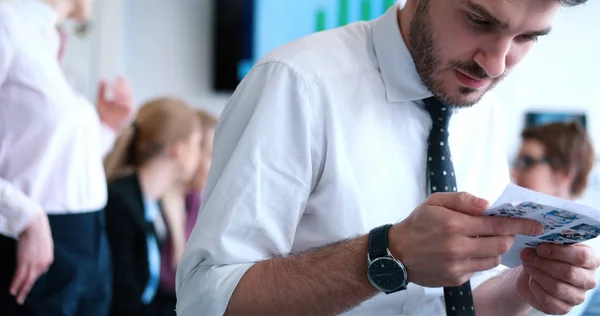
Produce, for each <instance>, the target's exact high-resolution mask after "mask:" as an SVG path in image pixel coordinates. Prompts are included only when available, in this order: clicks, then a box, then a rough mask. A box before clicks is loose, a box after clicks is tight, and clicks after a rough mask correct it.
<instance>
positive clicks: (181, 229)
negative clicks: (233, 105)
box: [161, 110, 217, 296]
mask: <svg viewBox="0 0 600 316" xmlns="http://www.w3.org/2000/svg"><path fill="white" fill-rule="evenodd" d="M196 114H197V116H198V119H199V121H200V126H201V131H202V133H201V138H202V141H201V144H200V152H201V153H200V155H201V158H200V163H199V165H198V169H197V170H196V173H195V175H194V177H193V178H192V179H191V181H190V182H189V183H187V184H186V185H185V186H183V187H174V188H172V189H171V190H170V191H169V192H168V193H167V194H166V195H165V196H164V197H163V210H164V214H165V220H166V223H167V226H168V228H169V242H168V243H167V244H165V247H164V251H163V252H161V262H162V266H163V267H164V269H162V270H161V288H162V289H163V290H164V291H165V292H167V293H172V295H173V296H175V272H176V269H177V265H178V263H179V260H180V258H181V255H182V254H183V248H184V246H185V243H186V241H187V239H188V238H189V236H190V234H191V232H192V228H193V227H194V224H195V223H196V218H197V216H198V211H199V210H200V201H201V195H202V191H203V190H204V186H205V185H206V178H207V177H208V170H209V168H210V163H211V156H212V145H213V137H214V133H215V128H216V126H217V119H216V118H215V117H214V116H212V115H210V114H208V113H206V112H204V111H202V110H198V111H196Z"/></svg>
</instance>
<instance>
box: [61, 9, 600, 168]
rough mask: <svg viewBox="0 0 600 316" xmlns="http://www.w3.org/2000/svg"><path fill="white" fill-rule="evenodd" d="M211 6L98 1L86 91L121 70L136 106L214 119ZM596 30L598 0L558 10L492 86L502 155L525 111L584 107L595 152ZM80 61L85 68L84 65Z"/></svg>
mask: <svg viewBox="0 0 600 316" xmlns="http://www.w3.org/2000/svg"><path fill="white" fill-rule="evenodd" d="M212 1H214V0H177V1H175V2H176V3H177V4H175V2H174V1H166V0H127V1H124V0H102V1H98V5H99V6H100V7H99V8H97V12H96V13H97V14H96V19H97V23H95V25H96V28H95V29H94V30H93V32H92V33H93V34H95V35H93V34H92V35H90V36H91V37H93V38H95V42H94V43H96V44H95V46H93V49H91V50H92V52H93V53H95V54H96V57H95V59H93V60H100V62H96V63H94V62H92V64H93V65H92V69H91V70H89V71H88V75H89V76H92V78H91V79H89V80H88V81H89V82H88V90H89V91H91V90H93V87H95V82H94V81H95V80H97V78H98V77H99V76H108V77H112V76H115V75H116V74H118V73H121V74H125V75H126V76H127V77H129V79H131V81H132V82H133V88H134V92H135V94H136V97H137V100H138V101H139V102H143V101H144V100H146V99H148V98H151V97H154V96H157V95H162V94H173V95H178V96H182V97H184V98H186V99H187V100H189V101H190V102H191V103H192V104H193V105H194V106H197V107H202V108H205V109H207V110H209V111H211V112H213V113H215V114H218V113H219V112H220V110H221V108H222V107H223V105H224V104H225V103H226V101H227V97H228V96H223V95H215V94H213V93H212V92H211V89H210V86H211V85H210V78H211V74H210V69H211V67H210V63H211V43H212V31H211V25H212ZM115 19H116V20H115ZM599 31H600V1H596V0H590V1H589V3H588V4H587V5H585V6H582V7H578V8H565V9H563V10H562V11H561V12H560V13H559V15H558V16H557V17H556V20H555V27H554V30H553V32H552V34H551V35H550V36H548V37H547V38H544V39H542V40H540V42H539V43H538V45H537V47H536V48H535V49H534V50H533V51H532V52H531V53H530V55H529V56H528V57H527V58H526V59H525V60H524V61H523V63H522V64H521V65H520V66H519V67H518V68H517V69H515V70H514V71H513V73H512V74H511V76H509V77H508V78H507V79H506V80H505V82H503V83H502V84H500V86H499V87H498V88H497V90H496V92H497V95H498V97H499V98H500V100H501V101H502V103H503V105H504V106H505V108H506V112H507V116H508V119H509V121H508V129H509V139H511V140H512V144H511V147H510V148H509V157H512V155H513V154H514V152H515V151H516V149H517V146H518V141H519V132H520V130H521V128H522V123H523V114H524V112H525V111H526V109H531V108H540V109H550V110H552V109H554V110H563V109H565V108H566V109H582V110H586V111H587V112H588V114H589V117H588V119H589V125H590V131H591V134H592V137H593V138H594V141H595V144H596V147H597V148H599V149H600V119H599V118H600V116H599V115H600V102H598V101H597V99H598V97H597V96H596V94H597V93H596V91H598V90H596V89H599V90H600V79H598V75H599V74H600V62H596V61H597V59H596V56H600V35H599V34H598V33H599ZM94 32H96V33H94ZM97 33H100V35H98V34H97ZM83 46H85V45H83ZM70 48H72V47H70ZM80 52H82V53H84V52H85V49H81V48H80ZM84 63H87V64H86V65H88V66H87V67H89V61H85V62H84ZM90 87H91V88H90ZM90 93H91V92H90Z"/></svg>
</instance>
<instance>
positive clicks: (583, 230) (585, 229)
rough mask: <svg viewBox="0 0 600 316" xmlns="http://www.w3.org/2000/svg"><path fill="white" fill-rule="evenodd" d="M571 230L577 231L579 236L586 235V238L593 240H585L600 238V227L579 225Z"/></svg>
mask: <svg viewBox="0 0 600 316" xmlns="http://www.w3.org/2000/svg"><path fill="white" fill-rule="evenodd" d="M571 230H573V231H576V232H578V233H579V234H584V235H585V237H588V236H592V237H591V238H587V239H585V240H588V239H592V238H596V237H598V236H600V227H598V226H592V225H588V224H579V225H576V226H573V227H571Z"/></svg>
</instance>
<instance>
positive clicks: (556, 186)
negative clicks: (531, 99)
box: [512, 122, 600, 316]
mask: <svg viewBox="0 0 600 316" xmlns="http://www.w3.org/2000/svg"><path fill="white" fill-rule="evenodd" d="M521 138H522V143H521V148H520V150H519V154H518V156H517V159H516V161H515V164H514V167H513V170H512V178H513V181H514V183H515V184H517V185H519V186H522V187H524V188H527V189H530V190H534V191H538V192H541V193H546V194H549V195H553V196H557V197H560V198H563V199H568V200H574V201H578V200H579V199H580V198H581V196H582V195H583V194H584V192H585V191H586V189H587V187H588V182H589V178H590V174H591V172H592V169H593V167H594V163H595V159H596V158H595V154H594V147H593V145H592V142H591V140H590V137H589V135H588V133H587V132H586V130H585V128H584V127H583V126H581V124H579V123H577V122H555V123H550V124H545V125H537V126H533V127H529V128H527V129H525V130H524V131H523V132H522V133H521ZM586 244H588V245H590V246H592V247H593V248H595V249H600V240H599V239H592V240H590V241H587V242H586ZM597 280H599V281H600V275H598V274H597ZM596 297H598V298H596ZM596 301H597V302H598V303H596ZM596 305H598V307H595V306H596ZM596 308H600V292H598V291H596V294H593V292H588V293H587V295H586V300H585V302H584V303H583V304H581V305H579V306H575V307H574V308H573V309H572V310H571V311H570V312H569V313H568V315H570V316H575V315H582V316H584V315H592V314H589V312H590V311H591V310H592V309H596ZM582 311H585V312H583V313H582ZM533 315H544V314H543V313H541V312H537V314H536V313H534V314H533ZM594 315H597V314H594Z"/></svg>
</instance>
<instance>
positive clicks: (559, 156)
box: [512, 122, 595, 200]
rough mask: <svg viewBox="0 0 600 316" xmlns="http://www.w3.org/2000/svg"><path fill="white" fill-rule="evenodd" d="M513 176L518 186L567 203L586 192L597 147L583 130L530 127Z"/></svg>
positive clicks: (577, 127)
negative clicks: (561, 199) (566, 200)
mask: <svg viewBox="0 0 600 316" xmlns="http://www.w3.org/2000/svg"><path fill="white" fill-rule="evenodd" d="M521 138H522V143H521V148H520V150H519V154H518V156H517V159H516V161H515V165H514V168H513V171H512V177H513V181H514V182H515V184H517V185H519V186H522V187H525V188H528V189H531V190H534V191H538V192H541V193H546V194H549V195H553V196H557V197H560V198H563V199H568V200H578V199H579V198H580V197H581V196H582V195H583V193H584V192H585V190H586V188H587V185H588V180H589V177H590V173H591V171H592V168H593V166H594V161H595V154H594V148H593V146H592V143H591V141H590V137H589V136H588V134H587V132H586V130H585V129H584V127H582V126H581V125H580V124H578V123H576V122H556V123H550V124H546V125H537V126H533V127H530V128H527V129H525V130H524V131H523V133H522V134H521Z"/></svg>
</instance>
